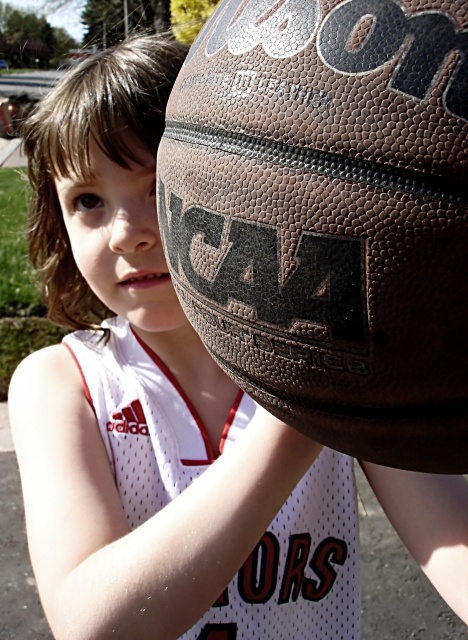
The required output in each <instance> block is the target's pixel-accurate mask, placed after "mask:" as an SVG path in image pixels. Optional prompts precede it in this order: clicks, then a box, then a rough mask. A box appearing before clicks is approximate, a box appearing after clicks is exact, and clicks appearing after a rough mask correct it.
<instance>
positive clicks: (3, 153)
mask: <svg viewBox="0 0 468 640" xmlns="http://www.w3.org/2000/svg"><path fill="white" fill-rule="evenodd" d="M24 166H26V159H25V157H24V155H23V153H22V152H21V139H20V138H0V167H9V168H17V167H24ZM0 640H3V638H0Z"/></svg>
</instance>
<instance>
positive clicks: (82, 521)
mask: <svg viewBox="0 0 468 640" xmlns="http://www.w3.org/2000/svg"><path fill="white" fill-rule="evenodd" d="M9 408H10V420H11V426H12V430H13V437H14V442H15V448H16V452H17V456H18V462H19V467H20V473H21V479H22V487H23V495H24V503H25V512H26V525H27V532H28V541H29V547H30V553H31V559H32V564H33V567H34V571H35V575H36V579H37V583H38V588H39V593H40V596H41V600H42V603H43V606H44V609H45V612H46V615H47V618H48V621H49V623H50V625H51V627H52V630H53V632H54V634H55V635H56V637H57V638H58V639H62V638H66V639H67V640H73V639H74V638H77V639H78V638H79V640H91V639H97V638H99V639H102V638H113V639H114V638H115V639H116V640H117V639H118V638H122V639H124V638H125V639H126V640H128V638H132V640H138V639H140V638H151V639H152V640H156V639H157V638H164V639H165V640H167V639H169V638H178V637H179V636H180V635H181V634H182V633H183V632H184V631H186V630H187V629H188V628H190V627H191V626H192V625H193V624H194V623H195V622H196V621H197V620H198V619H199V618H200V617H201V616H202V615H203V613H204V612H205V611H206V610H207V609H208V608H209V607H210V606H211V605H212V604H213V603H214V602H215V601H216V599H217V598H218V597H219V595H220V594H221V593H222V591H223V590H224V588H225V587H226V585H227V584H228V583H229V582H230V580H231V579H232V578H233V576H234V575H235V573H236V572H237V571H238V570H239V568H240V567H241V565H242V564H243V562H244V561H245V559H246V558H247V557H248V555H249V554H250V553H251V551H252V549H253V548H254V547H255V545H256V544H257V542H258V541H259V539H260V538H261V536H262V535H263V533H264V532H265V530H266V529H267V528H268V526H269V524H270V522H271V520H272V519H273V518H274V516H275V515H276V513H277V511H278V510H279V509H280V508H281V506H282V504H283V502H284V501H285V500H286V498H287V497H288V495H289V494H290V492H291V491H292V489H293V488H294V486H295V485H296V484H297V482H298V481H299V479H300V478H301V477H302V475H303V474H304V473H305V471H306V470H307V469H308V467H309V466H310V465H311V464H312V462H313V461H314V459H315V458H316V457H317V455H318V453H319V451H320V446H319V445H316V444H315V443H313V442H312V441H311V440H309V439H308V438H306V437H305V436H303V435H301V434H299V433H298V432H296V431H295V430H293V429H291V428H289V427H287V426H286V425H284V424H282V423H280V422H279V421H276V420H275V419H273V418H272V417H271V416H269V414H267V413H266V412H258V413H259V415H258V416H256V417H255V419H254V420H253V421H252V423H251V425H249V427H248V429H246V431H245V432H244V434H243V435H242V436H241V437H240V438H239V440H238V441H237V443H236V445H235V446H234V447H232V448H231V450H230V451H227V452H225V453H224V454H223V455H222V456H221V458H220V459H219V460H218V461H216V462H215V463H214V464H213V465H211V466H210V467H209V468H208V469H207V470H206V471H205V472H204V473H203V475H202V476H201V477H200V478H199V479H198V480H196V481H195V482H194V483H193V485H192V486H190V487H189V488H188V489H187V490H186V491H184V492H183V493H182V494H181V495H180V496H179V497H177V498H176V499H175V500H174V501H173V502H172V503H170V504H169V505H168V506H167V507H165V508H164V509H163V510H162V511H160V512H159V513H157V514H156V515H155V516H153V517H152V518H151V519H150V520H148V521H147V522H146V523H145V524H143V525H142V526H140V527H139V528H137V529H135V530H134V531H132V532H130V531H129V529H128V526H127V523H126V520H125V518H124V515H123V511H122V507H121V505H120V502H119V497H118V494H117V490H116V488H115V485H114V481H113V477H112V474H111V470H110V468H109V463H108V460H107V456H106V452H105V449H104V445H103V442H102V440H101V437H100V434H99V430H98V428H97V425H96V419H95V416H94V414H93V411H92V409H91V407H90V406H89V404H88V402H87V401H86V399H85V397H84V394H83V389H82V382H81V378H80V374H79V372H78V369H77V367H76V365H75V363H74V362H73V360H72V357H71V356H70V354H69V353H68V351H67V350H66V349H65V348H63V346H60V345H58V346H55V347H49V348H47V349H44V350H42V351H40V352H37V353H35V354H33V355H32V356H29V357H28V358H27V359H26V360H25V361H24V362H23V363H22V364H21V365H20V367H19V368H18V369H17V371H16V373H15V375H14V377H13V380H12V382H11V386H10V397H9Z"/></svg>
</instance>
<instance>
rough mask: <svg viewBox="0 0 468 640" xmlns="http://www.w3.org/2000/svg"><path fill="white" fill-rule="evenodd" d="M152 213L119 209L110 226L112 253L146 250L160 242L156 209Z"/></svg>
mask: <svg viewBox="0 0 468 640" xmlns="http://www.w3.org/2000/svg"><path fill="white" fill-rule="evenodd" d="M151 213H152V215H151V216H149V215H147V214H146V215H145V214H143V215H142V214H138V213H135V212H132V213H130V212H128V211H119V212H118V213H116V215H115V216H114V219H113V220H112V224H111V228H110V237H109V246H110V248H111V250H112V251H113V252H114V253H120V254H124V253H134V252H136V251H147V250H148V249H151V248H152V247H154V246H155V245H156V244H157V243H158V242H160V237H159V230H158V226H157V218H156V211H152V212H151Z"/></svg>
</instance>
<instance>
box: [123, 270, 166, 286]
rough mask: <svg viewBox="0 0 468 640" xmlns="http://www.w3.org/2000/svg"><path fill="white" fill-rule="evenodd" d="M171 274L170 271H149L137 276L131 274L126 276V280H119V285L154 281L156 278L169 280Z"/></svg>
mask: <svg viewBox="0 0 468 640" xmlns="http://www.w3.org/2000/svg"><path fill="white" fill-rule="evenodd" d="M170 277H171V276H170V275H169V273H147V274H143V275H135V276H129V277H128V278H125V279H124V280H121V281H120V282H119V285H131V284H134V283H139V282H141V283H144V282H148V283H151V282H154V281H156V280H160V281H163V280H167V279H169V278H170Z"/></svg>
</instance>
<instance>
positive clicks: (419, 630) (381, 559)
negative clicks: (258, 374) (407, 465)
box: [0, 403, 468, 640]
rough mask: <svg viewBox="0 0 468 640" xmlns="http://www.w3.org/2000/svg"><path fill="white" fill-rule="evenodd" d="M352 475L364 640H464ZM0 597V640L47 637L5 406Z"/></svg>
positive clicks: (0, 433) (465, 633) (0, 414)
mask: <svg viewBox="0 0 468 640" xmlns="http://www.w3.org/2000/svg"><path fill="white" fill-rule="evenodd" d="M356 475H357V482H358V500H359V512H360V538H361V548H362V582H363V594H362V610H363V613H362V640H410V639H417V640H467V639H468V628H467V627H466V626H465V625H464V624H463V623H462V622H461V620H460V619H459V618H458V617H457V616H456V615H455V614H454V613H453V612H452V611H451V610H450V609H449V608H448V607H447V605H446V604H445V603H444V601H443V600H442V599H441V598H440V596H439V595H438V594H437V593H436V592H435V591H434V589H433V588H432V586H431V585H430V584H429V582H428V581H427V579H426V578H425V577H424V575H423V574H422V572H421V571H420V570H419V567H417V565H416V563H415V562H414V561H413V560H412V558H410V557H409V556H408V553H407V552H406V550H405V548H404V547H403V545H402V544H401V542H400V541H399V539H398V537H397V536H396V534H395V532H394V531H393V529H392V527H391V526H390V525H389V523H388V521H387V520H386V518H385V515H384V514H383V512H382V509H381V508H380V506H379V505H378V503H377V501H376V500H375V498H374V496H373V494H372V492H371V491H370V489H369V486H368V485H367V482H366V480H365V478H364V476H363V474H362V472H361V471H360V469H359V468H358V467H357V468H356ZM0 593H1V594H2V596H1V598H0V640H53V636H52V635H51V633H50V631H49V628H48V625H47V623H46V621H45V619H44V616H43V613H42V609H41V605H40V602H39V598H38V595H37V589H36V583H35V580H34V575H33V572H32V569H31V565H30V562H29V556H28V551H27V543H26V535H25V527H24V512H23V506H22V500H21V486H20V480H19V475H18V468H17V464H16V457H15V453H14V447H13V441H12V438H11V432H10V428H9V423H8V410H7V404H6V403H0ZM128 640H132V639H131V638H129V639H128ZM265 640H268V639H265ZM295 640H303V639H299V638H298V639H295ZM304 640H305V639H304ZM330 640H340V639H338V638H336V639H335V638H330ZM344 640H346V639H344Z"/></svg>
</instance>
